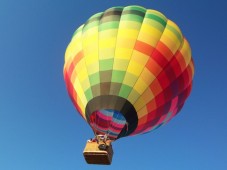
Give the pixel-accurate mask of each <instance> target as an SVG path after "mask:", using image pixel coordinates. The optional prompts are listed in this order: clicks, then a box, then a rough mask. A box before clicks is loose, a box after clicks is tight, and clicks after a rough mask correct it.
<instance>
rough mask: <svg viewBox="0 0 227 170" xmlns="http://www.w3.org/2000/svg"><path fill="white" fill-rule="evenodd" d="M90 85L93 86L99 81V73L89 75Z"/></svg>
mask: <svg viewBox="0 0 227 170" xmlns="http://www.w3.org/2000/svg"><path fill="white" fill-rule="evenodd" d="M89 80H90V85H91V86H93V85H95V84H98V83H100V76H99V73H95V74H91V75H89Z"/></svg>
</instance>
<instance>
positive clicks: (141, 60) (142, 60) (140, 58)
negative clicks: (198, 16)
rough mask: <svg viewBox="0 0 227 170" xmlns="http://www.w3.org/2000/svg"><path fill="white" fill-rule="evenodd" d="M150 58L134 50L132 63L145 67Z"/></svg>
mask: <svg viewBox="0 0 227 170" xmlns="http://www.w3.org/2000/svg"><path fill="white" fill-rule="evenodd" d="M149 58H150V57H149V56H147V55H145V54H143V53H141V52H139V51H136V50H134V51H133V54H132V57H131V61H134V62H136V63H138V64H140V65H143V66H145V65H146V63H147V61H148V59H149Z"/></svg>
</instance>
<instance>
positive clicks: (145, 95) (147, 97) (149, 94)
mask: <svg viewBox="0 0 227 170" xmlns="http://www.w3.org/2000/svg"><path fill="white" fill-rule="evenodd" d="M140 97H141V98H142V99H143V101H144V103H148V102H150V101H151V100H153V99H154V94H153V92H152V91H151V89H150V88H147V89H146V90H145V91H144V92H143V94H142V95H141V96H140Z"/></svg>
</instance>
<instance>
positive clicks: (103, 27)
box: [99, 21, 119, 31]
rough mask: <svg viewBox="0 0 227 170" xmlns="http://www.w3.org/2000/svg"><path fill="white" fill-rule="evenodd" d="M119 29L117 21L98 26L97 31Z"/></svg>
mask: <svg viewBox="0 0 227 170" xmlns="http://www.w3.org/2000/svg"><path fill="white" fill-rule="evenodd" d="M118 27H119V21H112V22H106V23H103V24H101V25H100V26H99V31H104V30H107V29H117V28H118Z"/></svg>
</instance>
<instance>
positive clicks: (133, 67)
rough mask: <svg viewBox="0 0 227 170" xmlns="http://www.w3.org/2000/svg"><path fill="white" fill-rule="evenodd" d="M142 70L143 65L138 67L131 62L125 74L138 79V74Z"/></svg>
mask: <svg viewBox="0 0 227 170" xmlns="http://www.w3.org/2000/svg"><path fill="white" fill-rule="evenodd" d="M143 68H144V66H143V65H140V64H138V63H137V62H135V61H133V60H131V61H130V62H129V65H128V69H127V72H129V73H131V74H133V75H135V76H136V77H138V76H139V75H140V73H141V72H142V71H143Z"/></svg>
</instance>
